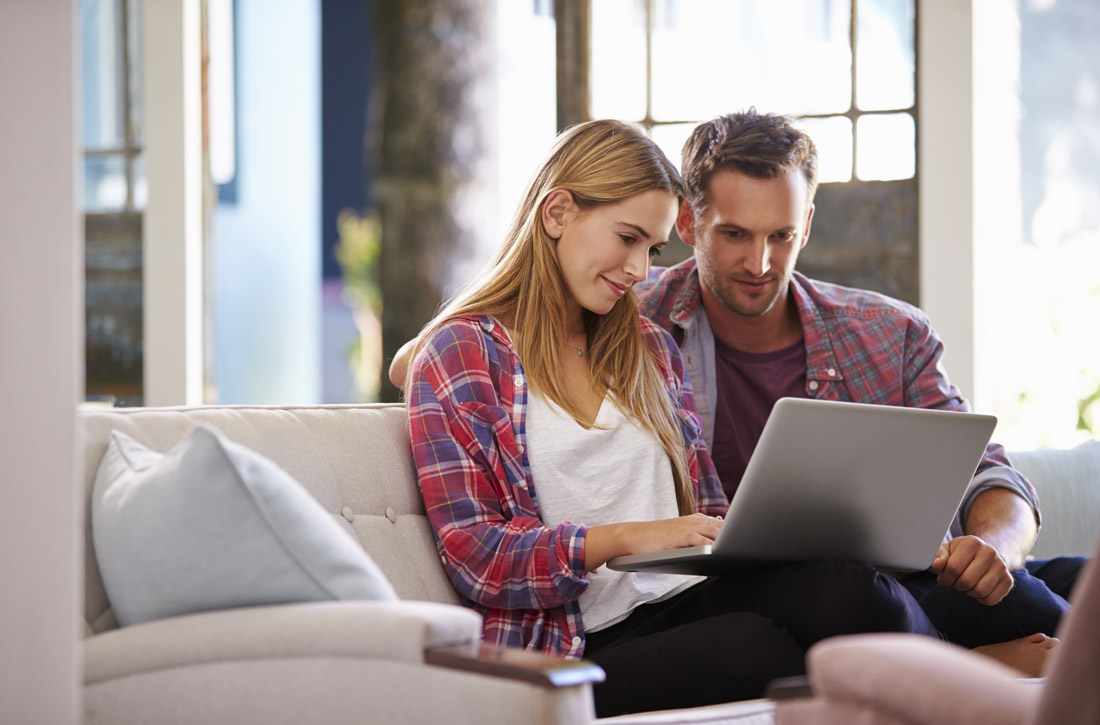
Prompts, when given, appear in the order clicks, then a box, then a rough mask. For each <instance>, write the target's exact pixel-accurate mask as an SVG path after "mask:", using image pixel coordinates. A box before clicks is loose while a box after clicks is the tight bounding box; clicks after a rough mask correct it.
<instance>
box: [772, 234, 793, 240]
mask: <svg viewBox="0 0 1100 725" xmlns="http://www.w3.org/2000/svg"><path fill="white" fill-rule="evenodd" d="M772 236H774V237H775V238H776V239H778V240H779V241H781V242H789V241H790V240H792V239H794V232H776V233H775V234H773V235H772Z"/></svg>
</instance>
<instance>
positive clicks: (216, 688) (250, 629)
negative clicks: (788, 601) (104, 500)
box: [81, 404, 1100, 725]
mask: <svg viewBox="0 0 1100 725" xmlns="http://www.w3.org/2000/svg"><path fill="white" fill-rule="evenodd" d="M81 418H82V423H83V433H84V450H85V457H84V467H85V477H86V486H87V490H88V492H89V495H90V492H91V489H92V482H93V479H94V476H95V472H96V469H97V467H98V465H99V463H100V460H101V459H102V457H103V453H104V450H105V448H106V445H107V441H108V437H109V435H110V432H111V431H112V430H114V429H118V430H120V431H122V432H123V433H126V434H127V435H129V436H131V437H133V438H134V439H135V440H137V441H138V442H140V443H143V444H145V445H147V446H149V447H150V448H152V449H154V450H157V451H166V450H168V449H169V448H170V447H172V446H173V445H174V444H175V443H177V442H178V441H179V440H181V439H182V438H183V437H184V435H185V434H186V433H187V432H188V431H189V430H190V429H191V428H192V427H193V426H194V425H195V424H196V423H200V422H204V423H209V424H212V425H214V426H215V427H217V428H218V429H220V430H221V431H222V432H223V433H224V434H225V435H226V436H227V437H228V438H230V439H231V440H233V441H235V442H237V443H239V444H241V445H243V446H247V447H248V448H251V449H253V450H255V451H256V452H258V453H260V454H262V455H264V456H266V457H268V458H270V459H271V460H273V461H275V462H276V463H278V464H279V465H280V466H281V467H282V468H284V469H285V470H286V471H287V472H288V473H290V474H291V475H292V476H293V477H294V478H295V479H296V480H297V481H298V482H300V483H301V484H302V485H303V486H304V487H305V488H306V489H307V490H308V491H309V492H310V493H311V494H312V495H313V496H314V497H315V498H316V499H317V500H318V501H319V502H320V503H321V504H322V506H323V507H324V508H325V509H326V510H327V511H328V512H330V513H331V514H332V515H333V516H334V517H335V518H336V520H337V522H338V523H340V525H341V526H343V527H344V528H345V529H346V530H347V531H348V532H349V533H351V534H353V535H354V537H355V538H356V539H357V540H358V541H359V542H360V543H361V544H362V546H363V548H364V549H365V550H366V551H367V552H368V553H369V554H370V556H371V557H372V558H373V559H374V561H375V562H376V563H377V564H378V565H379V566H380V567H381V569H382V571H383V572H384V573H385V574H386V576H387V577H388V578H389V580H390V582H391V583H392V584H393V586H394V588H395V589H396V591H397V593H398V595H399V596H400V597H401V599H402V601H400V602H396V603H388V602H386V603H383V602H320V603H317V602H314V603H304V604H292V605H278V606H268V607H254V608H247V609H234V610H225V611H219V612H208V613H203V614H194V615H189V616H183V617H175V618H171V619H164V620H159V621H154V622H148V623H144V624H139V625H135V626H131V627H125V628H119V627H118V626H117V624H116V622H115V619H114V615H113V613H112V610H111V605H110V602H109V601H108V599H107V595H106V592H105V589H104V586H103V581H102V579H101V577H100V573H99V569H98V566H97V562H96V555H95V548H94V544H93V541H92V537H91V526H90V521H88V522H86V526H85V529H86V532H87V533H86V537H85V545H86V547H85V550H86V553H85V575H86V579H85V595H86V596H85V604H84V618H85V625H86V626H85V634H86V639H85V648H84V650H85V667H84V706H85V721H86V722H87V723H89V724H90V725H91V724H94V723H126V722H133V723H146V722H157V723H197V722H202V723H252V722H257V723H259V722H263V723H300V722H324V723H326V724H327V725H336V724H338V723H345V722H347V723H351V722H355V723H364V722H466V721H468V722H471V723H481V724H484V723H493V722H501V723H511V722H525V723H585V722H589V721H591V720H593V719H594V715H593V708H592V694H591V686H592V685H591V683H592V682H594V681H597V680H598V679H599V678H600V677H601V676H602V673H601V672H600V671H599V668H597V667H594V666H592V665H589V664H587V663H584V662H580V663H574V662H568V661H565V660H559V659H556V658H549V657H543V656H541V655H527V654H526V653H520V652H516V651H507V650H504V651H502V650H487V649H485V648H480V646H479V643H478V638H479V637H478V635H479V631H480V622H479V618H478V617H477V615H476V614H474V613H473V612H472V611H470V610H468V609H466V608H465V607H462V606H459V605H460V601H459V598H458V597H457V595H456V594H455V592H454V591H453V589H452V588H451V586H450V583H449V582H448V580H447V578H446V576H445V574H444V571H443V567H442V565H441V564H440V561H439V554H438V552H437V550H436V548H435V545H434V543H433V539H432V534H431V530H430V528H429V525H428V522H427V519H426V517H425V516H424V510H423V505H422V503H421V499H420V496H419V492H418V489H417V486H416V478H415V474H414V471H413V468H412V462H411V456H410V453H409V442H408V432H407V423H406V415H405V409H404V407H403V406H401V405H384V404H383V405H361V406H315V407H236V406H209V407H196V408H161V409H156V408H134V409H107V410H103V409H100V410H89V411H84V412H83V413H82V415H81ZM1070 457H1072V458H1073V461H1072V463H1073V464H1074V465H1075V466H1077V468H1078V469H1080V468H1081V467H1082V466H1083V467H1084V469H1082V470H1085V469H1087V468H1088V466H1092V469H1091V470H1092V471H1093V473H1092V478H1091V481H1089V482H1087V485H1086V484H1079V483H1073V482H1067V481H1062V480H1059V478H1060V477H1061V476H1063V475H1064V472H1060V465H1061V464H1060V463H1059V461H1058V460H1055V459H1059V458H1066V459H1067V460H1068V459H1069V458H1070ZM1078 458H1079V459H1080V461H1078V460H1077V459H1078ZM1025 459H1026V460H1025ZM1052 460H1053V461H1054V462H1053V463H1052V462H1051V461H1052ZM1017 463H1018V464H1019V466H1020V467H1021V469H1023V470H1024V471H1025V473H1029V474H1040V475H1038V477H1036V478H1035V479H1033V482H1034V483H1035V484H1036V486H1037V487H1038V488H1039V489H1040V496H1041V497H1042V499H1043V502H1044V506H1046V507H1047V508H1048V510H1053V511H1056V512H1062V511H1065V512H1067V515H1069V516H1072V517H1073V518H1074V521H1076V522H1078V523H1079V524H1080V526H1077V525H1076V524H1075V525H1074V526H1073V527H1069V526H1067V527H1064V528H1063V527H1061V523H1060V522H1059V521H1058V520H1056V519H1057V518H1058V516H1061V515H1062V514H1061V513H1056V514H1048V517H1047V521H1046V526H1045V527H1044V532H1043V534H1042V538H1041V544H1042V545H1043V546H1044V547H1046V548H1045V549H1044V550H1043V551H1044V554H1049V553H1086V552H1088V551H1090V549H1091V543H1092V542H1091V540H1089V541H1086V540H1085V539H1087V538H1089V537H1090V536H1091V537H1095V535H1096V532H1097V531H1098V529H1100V443H1096V442H1094V444H1092V445H1091V446H1088V447H1086V448H1079V449H1076V450H1075V451H1071V452H1047V453H1029V454H1023V457H1022V458H1019V460H1018V461H1017ZM1062 493H1071V494H1072V497H1073V499H1074V500H1073V501H1072V502H1070V503H1066V504H1063V503H1061V494H1062ZM87 508H88V509H89V511H90V508H91V507H90V506H89V507H87ZM89 516H90V513H89ZM1052 519H1055V520H1052ZM1063 534H1065V535H1063ZM1073 537H1076V538H1073ZM479 649H481V650H482V651H480V652H479ZM771 721H772V705H771V703H768V702H766V701H752V702H742V703H732V704H729V705H723V706H717V707H705V708H695V709H691V710H679V711H670V712H663V713H650V714H644V715H635V716H627V717H621V718H610V719H607V720H601V722H608V723H613V722H617V723H628V722H632V723H672V722H685V723H687V722H696V723H722V722H731V723H732V722H737V723H741V724H742V725H746V724H750V723H751V724H754V723H768V722H771Z"/></svg>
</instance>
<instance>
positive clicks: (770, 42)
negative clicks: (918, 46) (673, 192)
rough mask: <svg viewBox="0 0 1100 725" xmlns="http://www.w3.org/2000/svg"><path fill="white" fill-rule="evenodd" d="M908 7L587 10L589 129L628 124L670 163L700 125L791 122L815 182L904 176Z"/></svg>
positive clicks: (755, 3)
mask: <svg viewBox="0 0 1100 725" xmlns="http://www.w3.org/2000/svg"><path fill="white" fill-rule="evenodd" d="M915 12H916V9H915V6H914V0H740V1H739V2H729V1H728V0H599V2H593V3H591V17H592V43H591V47H592V53H591V69H590V85H591V89H592V98H591V108H592V116H593V117H595V118H601V117H612V118H624V119H633V120H636V121H640V122H641V123H642V124H643V125H644V126H645V127H646V128H648V129H650V130H651V132H652V134H653V137H654V139H656V140H657V141H658V143H660V144H661V146H662V148H664V149H665V152H666V153H667V154H669V156H670V158H673V159H678V158H679V151H680V148H681V146H682V145H683V142H684V140H685V139H686V138H687V136H688V134H689V133H690V132H691V129H692V128H693V127H694V126H695V124H696V123H698V122H699V121H701V120H704V119H707V118H711V117H713V116H717V115H720V114H722V113H727V112H729V111H733V110H739V109H743V108H746V107H748V106H756V107H757V108H759V109H760V110H766V111H771V112H779V113H786V114H789V115H793V116H797V117H799V118H800V124H799V125H800V126H801V127H803V128H804V129H805V130H806V131H808V132H809V133H810V134H811V135H812V136H813V138H814V140H815V142H816V143H817V145H818V149H819V154H820V177H821V181H823V182H838V181H839V182H842V181H850V180H852V179H857V180H861V181H870V180H893V179H908V178H912V177H914V175H915V174H916V124H915V121H914V114H915V98H916V92H915V88H916V84H915V68H916V54H915V44H914V27H915Z"/></svg>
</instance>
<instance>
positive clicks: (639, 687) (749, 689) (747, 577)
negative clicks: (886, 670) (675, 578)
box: [584, 561, 939, 717]
mask: <svg viewBox="0 0 1100 725" xmlns="http://www.w3.org/2000/svg"><path fill="white" fill-rule="evenodd" d="M857 632H915V633H918V634H924V635H928V636H933V637H938V636H939V635H938V633H937V632H936V630H935V628H934V627H933V626H932V623H931V622H930V621H929V620H928V617H927V616H926V615H925V613H924V612H923V610H921V608H920V606H919V605H918V604H917V602H916V601H915V600H914V599H913V597H912V596H910V594H909V593H908V592H907V591H906V590H905V588H904V587H902V586H901V585H900V584H899V583H898V582H897V581H896V580H894V579H893V578H891V577H889V576H886V575H884V574H881V573H879V572H878V571H877V570H875V568H874V567H872V566H870V565H868V564H863V563H860V562H854V561H820V562H803V563H799V564H788V565H782V566H773V567H761V568H757V569H749V570H745V571H744V572H739V573H736V574H727V575H724V576H722V577H718V578H713V579H708V580H706V581H704V582H701V583H700V584H697V585H696V586H694V587H692V588H691V589H689V590H687V591H685V592H682V593H680V594H678V595H676V596H675V597H673V598H672V599H669V600H667V601H664V602H657V603H655V604H646V605H643V606H641V607H638V608H637V609H635V610H634V612H633V613H632V614H631V615H630V616H629V617H627V619H625V620H624V621H622V622H619V623H618V624H615V625H613V626H611V627H608V628H607V629H602V630H599V631H597V632H590V633H588V635H587V637H586V639H587V644H586V648H585V654H584V656H585V657H586V658H587V659H589V660H592V661H594V662H596V663H598V664H599V665H600V666H601V667H603V669H604V671H605V672H606V673H607V680H606V681H605V682H603V683H601V684H599V685H596V687H595V689H594V694H595V698H596V714H597V715H598V716H599V717H609V716H612V715H620V714H623V713H627V712H643V711H647V710H663V709H669V708H679V707H689V706H697V705H708V704H714V703H719V702H731V701H734V700H744V699H751V698H754V697H760V695H761V693H762V692H763V690H764V686H765V685H767V683H768V682H770V681H771V680H773V679H775V678H777V677H788V676H791V675H797V674H802V673H804V672H805V663H804V657H805V651H806V649H807V648H808V647H809V646H810V645H812V644H813V643H815V642H817V641H819V640H822V639H825V638H826V637H831V636H833V635H838V634H853V633H857Z"/></svg>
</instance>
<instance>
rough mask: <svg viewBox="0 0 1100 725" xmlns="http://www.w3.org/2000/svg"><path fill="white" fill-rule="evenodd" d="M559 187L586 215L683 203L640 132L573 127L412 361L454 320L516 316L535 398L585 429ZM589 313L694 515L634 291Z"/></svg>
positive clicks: (617, 392) (609, 383) (599, 377)
mask: <svg viewBox="0 0 1100 725" xmlns="http://www.w3.org/2000/svg"><path fill="white" fill-rule="evenodd" d="M556 189H565V190H567V191H569V192H570V193H571V194H572V195H573V199H574V201H575V202H576V204H577V206H578V207H579V208H580V209H581V210H582V211H584V210H588V209H592V208H594V207H597V206H601V205H604V204H613V203H616V202H619V201H623V200H625V199H627V198H629V197H632V196H634V195H635V194H640V193H642V192H645V191H651V190H658V191H665V192H667V193H668V194H670V195H671V196H674V197H676V198H677V199H679V198H680V197H681V196H682V186H681V182H680V175H679V174H678V173H677V172H676V168H675V167H674V166H673V165H672V163H671V162H670V161H669V160H668V158H667V157H666V156H665V155H664V153H663V152H662V151H661V149H660V148H659V147H658V146H657V145H656V144H655V143H654V142H653V141H652V140H651V139H650V138H649V137H648V136H646V134H645V133H644V132H643V131H641V130H640V129H638V128H637V127H635V126H632V125H630V124H627V123H623V122H621V121H612V120H601V121H590V122H588V123H583V124H580V125H577V126H574V127H572V128H570V129H567V130H566V131H564V132H563V133H562V134H561V135H560V136H558V139H557V141H556V142H555V144H554V146H553V148H551V150H550V153H549V154H548V155H547V157H546V158H545V159H544V160H543V162H542V164H541V165H540V166H539V169H538V171H537V172H536V174H535V176H534V178H533V179H532V180H531V182H530V184H529V185H528V187H527V191H526V193H525V194H524V196H523V201H522V202H521V203H520V205H519V208H518V209H517V210H516V215H515V217H514V218H513V220H512V224H511V226H510V228H509V230H508V233H507V236H506V237H505V239H504V243H503V244H502V245H501V246H500V248H499V249H498V250H497V252H496V254H495V255H494V257H493V259H492V260H491V261H490V263H489V265H488V267H487V268H486V269H485V271H484V272H482V274H481V275H480V276H479V277H478V278H477V279H476V280H474V281H473V282H472V283H471V284H470V285H469V286H467V287H466V288H465V289H464V290H462V291H461V292H460V293H459V294H458V295H457V296H456V297H455V299H453V300H452V301H451V302H449V303H448V304H446V305H445V306H444V307H443V309H442V311H441V312H440V313H439V314H438V315H437V316H436V317H435V319H433V320H432V321H431V322H430V323H428V325H427V326H426V327H425V328H424V331H423V332H422V333H421V335H420V341H419V342H418V343H417V346H416V350H415V351H414V352H413V359H415V355H416V353H417V352H419V349H420V346H421V345H422V344H423V341H424V340H426V339H427V338H428V337H430V335H431V333H432V332H434V331H435V329H437V328H438V327H439V326H440V325H442V324H443V323H444V322H446V321H447V320H450V319H452V318H454V317H459V316H463V315H472V314H482V315H490V316H493V317H496V318H497V319H507V320H509V321H510V324H511V326H512V328H511V330H512V332H513V333H514V336H515V339H514V340H513V342H514V344H515V346H516V351H517V353H518V354H519V358H520V360H521V361H522V363H523V366H524V368H525V369H526V372H527V381H528V385H529V387H530V389H531V391H532V392H534V393H538V394H540V395H542V396H544V397H546V398H548V399H550V400H552V401H554V402H555V403H557V404H558V405H559V406H561V408H562V409H563V410H565V411H566V412H567V413H568V414H569V415H571V416H573V418H574V419H576V420H577V421H578V423H581V422H582V420H581V408H580V405H579V404H578V403H577V401H576V400H574V399H573V397H572V396H571V395H570V394H569V392H568V388H567V387H566V385H565V378H564V376H563V375H562V372H561V371H562V370H563V369H564V367H565V366H564V355H565V354H567V353H566V349H565V347H564V346H563V345H562V341H563V340H564V339H565V338H566V319H565V310H566V299H567V294H568V293H567V291H566V288H565V283H564V281H563V280H562V276H561V270H560V267H559V265H558V260H557V255H556V253H555V246H556V242H555V240H554V239H552V238H550V236H549V235H548V234H547V233H546V230H545V228H544V227H543V224H542V218H541V217H542V207H543V205H544V203H545V202H546V198H547V196H548V195H549V194H550V192H552V191H554V190H556ZM582 314H583V318H584V325H585V334H586V337H587V339H588V361H589V365H590V369H591V372H592V379H593V380H594V381H595V382H596V384H597V385H599V386H606V388H607V391H608V392H610V393H611V394H612V399H613V400H614V401H615V404H616V405H617V406H618V407H619V409H620V410H622V411H623V413H624V414H626V415H628V416H630V417H631V418H632V419H634V420H635V421H636V422H638V424H640V425H641V426H643V427H644V428H646V429H647V430H649V431H650V432H651V433H653V435H655V436H656V437H657V439H658V440H659V441H660V443H661V446H662V447H663V448H664V450H665V451H666V453H667V454H668V457H669V461H670V462H671V463H672V471H673V479H674V481H675V487H676V501H677V505H678V507H679V510H680V512H681V513H682V514H686V513H691V512H693V511H694V510H695V496H694V493H693V491H692V486H691V480H690V477H689V474H688V471H687V460H686V454H685V451H684V441H683V438H682V435H681V432H680V421H679V417H678V415H677V413H676V410H675V406H674V405H673V403H672V401H671V400H670V399H669V396H668V393H667V392H666V389H665V383H664V375H663V374H662V370H661V365H663V363H661V362H660V361H659V360H658V358H657V356H656V354H654V353H653V352H652V351H651V350H650V349H649V347H648V346H647V345H646V343H645V340H644V338H643V337H642V333H641V328H640V322H639V316H638V307H637V301H636V298H635V296H634V292H633V291H628V292H627V293H626V294H625V295H624V296H623V297H622V298H621V299H619V300H618V301H617V302H616V303H615V305H614V307H612V309H611V311H610V312H608V313H607V314H605V315H596V314H594V313H592V312H590V311H588V310H583V313H582ZM411 369H412V366H410V371H411ZM409 382H411V381H406V386H405V389H406V390H409V389H410V387H409V384H408V383H409Z"/></svg>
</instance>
